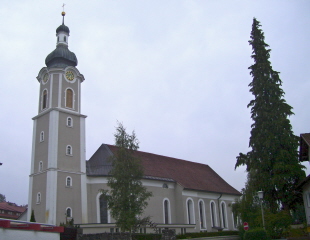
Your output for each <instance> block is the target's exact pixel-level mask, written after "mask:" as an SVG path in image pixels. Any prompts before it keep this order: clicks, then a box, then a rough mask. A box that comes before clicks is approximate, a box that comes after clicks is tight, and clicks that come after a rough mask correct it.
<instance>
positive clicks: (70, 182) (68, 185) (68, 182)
mask: <svg viewBox="0 0 310 240" xmlns="http://www.w3.org/2000/svg"><path fill="white" fill-rule="evenodd" d="M71 186H72V178H71V177H67V178H66V187H71Z"/></svg>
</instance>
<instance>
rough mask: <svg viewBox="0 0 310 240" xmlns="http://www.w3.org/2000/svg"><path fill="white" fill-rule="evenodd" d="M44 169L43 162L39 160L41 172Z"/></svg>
mask: <svg viewBox="0 0 310 240" xmlns="http://www.w3.org/2000/svg"><path fill="white" fill-rule="evenodd" d="M42 171H43V162H42V161H40V162H39V172H42Z"/></svg>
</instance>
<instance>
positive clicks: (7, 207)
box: [0, 202, 27, 219]
mask: <svg viewBox="0 0 310 240" xmlns="http://www.w3.org/2000/svg"><path fill="white" fill-rule="evenodd" d="M26 209H27V208H25V207H20V206H17V205H16V204H14V203H9V202H0V210H4V211H5V212H4V213H1V214H0V217H1V218H11V219H17V218H18V217H19V215H20V214H21V213H23V212H24V211H26ZM8 212H12V213H15V214H9V213H8ZM16 213H18V215H17V214H16Z"/></svg>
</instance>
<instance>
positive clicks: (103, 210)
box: [99, 194, 108, 223]
mask: <svg viewBox="0 0 310 240" xmlns="http://www.w3.org/2000/svg"><path fill="white" fill-rule="evenodd" d="M99 205H100V223H108V202H107V200H106V198H105V196H104V195H103V194H101V195H100V197H99Z"/></svg>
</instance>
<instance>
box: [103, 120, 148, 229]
mask: <svg viewBox="0 0 310 240" xmlns="http://www.w3.org/2000/svg"><path fill="white" fill-rule="evenodd" d="M114 136H115V145H116V146H117V147H118V150H117V152H116V153H115V154H114V155H113V156H112V158H111V161H112V170H111V171H110V175H111V176H110V177H109V178H108V184H107V185H108V187H110V190H103V193H104V194H105V197H106V199H107V201H108V208H109V209H110V210H111V215H112V217H113V218H114V219H115V220H116V225H117V226H118V227H120V228H121V231H131V230H132V229H133V227H134V226H135V225H136V224H137V222H138V218H139V216H140V215H141V214H142V213H143V211H144V208H145V207H146V206H147V205H148V202H147V200H148V199H149V198H150V197H151V196H152V193H151V192H148V191H147V190H146V188H145V187H144V186H143V185H142V182H141V179H142V177H143V166H142V165H141V161H140V159H139V158H137V157H136V156H135V153H134V152H135V151H136V150H138V148H139V142H138V139H137V138H136V135H135V132H133V133H132V135H129V134H127V133H126V129H125V128H124V127H123V125H122V124H121V123H119V125H118V127H117V128H116V133H115V134H114Z"/></svg>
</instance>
